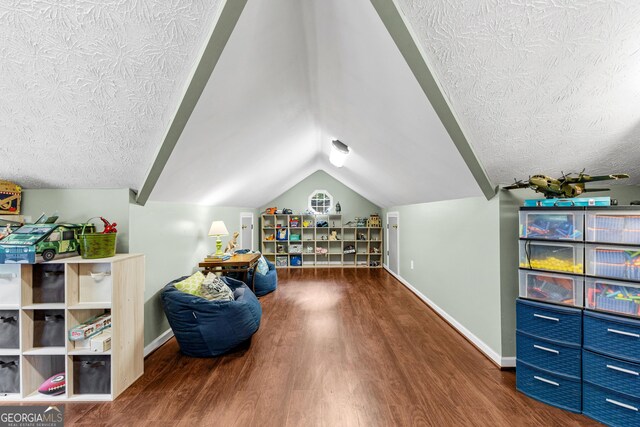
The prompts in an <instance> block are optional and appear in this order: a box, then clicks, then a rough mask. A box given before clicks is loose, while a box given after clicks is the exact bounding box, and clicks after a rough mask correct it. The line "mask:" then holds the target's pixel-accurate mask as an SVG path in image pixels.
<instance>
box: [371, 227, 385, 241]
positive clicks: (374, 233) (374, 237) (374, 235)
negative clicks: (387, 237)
mask: <svg viewBox="0 0 640 427" xmlns="http://www.w3.org/2000/svg"><path fill="white" fill-rule="evenodd" d="M381 236H382V229H381V228H379V227H374V228H370V229H369V240H371V241H374V242H381V241H382V237H381Z"/></svg>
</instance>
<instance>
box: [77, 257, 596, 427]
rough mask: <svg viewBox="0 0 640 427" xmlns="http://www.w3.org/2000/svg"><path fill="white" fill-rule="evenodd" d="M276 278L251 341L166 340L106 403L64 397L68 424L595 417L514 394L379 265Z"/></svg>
mask: <svg viewBox="0 0 640 427" xmlns="http://www.w3.org/2000/svg"><path fill="white" fill-rule="evenodd" d="M279 278H280V284H279V288H278V290H277V291H276V292H275V293H273V294H271V295H268V296H266V297H263V298H261V300H260V301H261V303H262V307H263V318H262V325H261V326H260V330H259V331H258V333H257V334H256V335H255V336H254V338H253V340H252V342H251V344H250V346H247V347H245V348H243V349H240V350H238V351H237V352H235V353H233V354H230V355H227V356H224V357H219V358H216V359H194V358H190V357H185V356H182V355H181V354H180V352H179V348H178V345H177V343H176V341H175V340H174V339H172V340H171V341H169V342H168V343H167V344H165V345H164V346H163V347H162V348H160V349H159V350H158V351H156V352H155V353H154V354H152V355H151V356H150V357H149V358H148V359H147V360H146V363H145V374H144V376H143V377H142V378H141V379H140V380H138V381H137V382H136V383H135V384H134V385H133V386H132V387H130V388H129V389H128V390H127V391H126V392H125V393H124V394H122V395H121V396H120V397H119V398H118V399H117V400H116V401H115V402H114V403H108V404H104V403H102V404H68V405H66V420H67V424H66V425H87V426H94V427H96V426H101V425H114V426H128V425H138V424H139V425H150V426H162V425H167V426H177V425H179V426H198V425H211V426H214V425H215V426H234V425H237V426H289V425H290V426H316V425H322V426H357V425H359V426H394V425H400V426H405V425H406V426H409V425H426V426H578V425H581V426H582V425H586V426H590V425H599V424H597V423H595V422H593V421H591V420H589V419H588V418H586V417H584V416H581V415H575V414H571V413H569V412H565V411H562V410H559V409H555V408H553V407H550V406H547V405H544V404H542V403H539V402H537V401H535V400H533V399H530V398H528V397H526V396H524V395H522V394H520V393H517V392H516V390H515V374H514V372H512V371H500V370H499V369H497V368H496V366H495V365H493V364H492V363H491V362H490V361H489V360H488V359H486V358H485V357H484V356H483V355H482V354H481V353H479V352H478V351H477V350H476V349H475V348H474V347H473V346H472V345H471V344H469V343H468V342H467V341H466V340H465V339H464V338H462V337H461V336H460V335H458V334H457V333H456V332H455V331H454V330H453V329H451V327H450V326H448V325H447V324H446V323H445V322H444V321H443V320H441V319H440V318H439V317H438V316H437V315H436V314H435V313H434V312H432V311H431V310H430V309H429V308H427V307H426V306H425V305H424V304H423V303H422V302H421V301H420V300H419V299H417V298H416V297H415V296H414V295H413V294H412V293H410V292H409V291H408V290H407V289H406V288H404V286H402V285H401V284H400V283H399V282H398V281H396V280H395V279H394V278H393V277H391V276H390V275H389V274H388V273H386V272H385V271H383V270H355V269H344V270H342V269H317V270H313V269H305V270H294V271H287V270H279Z"/></svg>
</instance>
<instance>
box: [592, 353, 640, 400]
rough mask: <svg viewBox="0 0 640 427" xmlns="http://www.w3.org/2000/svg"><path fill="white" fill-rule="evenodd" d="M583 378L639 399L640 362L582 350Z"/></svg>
mask: <svg viewBox="0 0 640 427" xmlns="http://www.w3.org/2000/svg"><path fill="white" fill-rule="evenodd" d="M582 363H583V369H582V372H583V379H584V381H588V382H590V383H592V384H596V385H599V386H601V387H605V388H608V389H611V390H614V391H617V392H618V393H625V394H627V395H629V396H633V397H635V398H637V399H640V364H638V363H630V362H625V361H623V360H619V359H614V358H613V357H608V356H604V355H602V354H597V353H593V352H591V351H588V350H584V351H583V353H582Z"/></svg>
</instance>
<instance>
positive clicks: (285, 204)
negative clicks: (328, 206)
mask: <svg viewBox="0 0 640 427" xmlns="http://www.w3.org/2000/svg"><path fill="white" fill-rule="evenodd" d="M314 190H327V191H328V192H329V194H331V195H332V196H333V199H334V205H335V203H337V202H340V207H341V208H342V215H343V218H344V219H345V220H350V219H353V218H355V217H357V216H360V217H363V216H369V215H370V214H372V213H378V214H379V213H380V212H381V210H380V207H379V206H377V205H375V204H373V203H371V202H370V201H369V200H367V199H365V198H364V197H362V196H361V195H360V194H358V193H356V192H355V191H353V190H352V189H351V188H349V187H347V186H346V185H344V184H343V183H341V182H340V181H338V180H337V179H335V178H333V177H332V176H331V175H329V174H328V173H326V172H324V171H321V170H319V171H316V172H314V173H312V174H311V175H309V176H308V177H306V178H305V179H303V180H302V181H300V182H299V183H298V184H296V185H295V186H293V187H291V188H290V189H289V190H287V191H286V192H284V193H283V194H281V195H280V196H278V197H276V198H275V199H274V200H272V201H270V202H269V203H267V204H266V205H264V206H262V208H261V209H260V210H259V212H264V210H265V209H266V208H268V207H272V206H276V207H278V209H283V208H289V209H292V210H293V211H294V212H295V213H302V212H304V211H305V209H307V206H308V202H309V196H310V195H311V193H313V192H314ZM331 212H332V213H333V212H334V210H332V211H331Z"/></svg>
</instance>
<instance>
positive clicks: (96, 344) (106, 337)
mask: <svg viewBox="0 0 640 427" xmlns="http://www.w3.org/2000/svg"><path fill="white" fill-rule="evenodd" d="M109 350H111V331H110V330H109V329H107V330H104V331H102V332H101V333H99V334H98V335H94V336H93V337H91V351H95V352H97V353H104V352H105V351H109Z"/></svg>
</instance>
